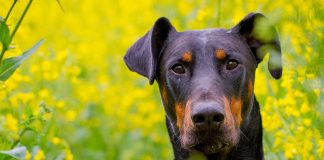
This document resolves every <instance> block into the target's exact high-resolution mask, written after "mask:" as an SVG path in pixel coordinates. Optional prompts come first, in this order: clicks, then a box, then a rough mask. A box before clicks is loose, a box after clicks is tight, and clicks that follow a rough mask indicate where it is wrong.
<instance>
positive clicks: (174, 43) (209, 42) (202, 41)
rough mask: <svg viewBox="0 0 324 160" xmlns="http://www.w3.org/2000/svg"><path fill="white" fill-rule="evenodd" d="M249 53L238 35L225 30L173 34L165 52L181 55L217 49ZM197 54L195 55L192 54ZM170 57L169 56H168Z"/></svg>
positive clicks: (189, 31) (190, 31)
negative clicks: (187, 52) (186, 52)
mask: <svg viewBox="0 0 324 160" xmlns="http://www.w3.org/2000/svg"><path fill="white" fill-rule="evenodd" d="M218 48H222V49H224V50H230V51H235V52H237V53H241V52H245V53H243V54H246V53H248V54H249V53H250V52H249V50H248V46H246V45H245V44H244V43H243V41H242V39H241V37H240V36H239V35H238V34H235V33H232V32H231V31H230V30H225V29H204V30H188V31H184V32H176V33H174V34H173V35H172V36H171V37H170V38H169V40H168V43H167V46H166V49H165V52H166V53H167V54H172V55H174V54H179V56H181V54H182V53H183V52H185V51H194V52H195V51H198V53H201V51H204V50H207V49H218ZM194 54H197V53H194ZM169 56H171V55H169Z"/></svg>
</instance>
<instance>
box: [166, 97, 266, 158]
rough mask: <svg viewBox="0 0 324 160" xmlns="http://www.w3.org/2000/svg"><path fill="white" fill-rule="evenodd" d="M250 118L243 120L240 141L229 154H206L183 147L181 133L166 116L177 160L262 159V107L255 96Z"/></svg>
mask: <svg viewBox="0 0 324 160" xmlns="http://www.w3.org/2000/svg"><path fill="white" fill-rule="evenodd" d="M247 116H249V120H248V121H243V123H242V125H241V131H242V132H241V134H240V137H241V138H240V141H239V143H238V144H237V145H236V146H235V147H233V148H232V149H231V151H230V152H229V153H228V154H227V155H224V154H212V155H205V154H203V153H201V152H198V151H188V150H186V149H183V148H182V147H181V144H180V138H179V134H177V133H176V131H175V128H174V127H173V125H172V124H171V122H170V121H169V120H168V118H166V125H167V129H168V132H169V136H170V140H171V143H172V147H173V152H174V156H175V159H176V160H184V159H210V160H213V159H223V160H231V159H242V158H247V159H249V158H251V159H257V160H262V159H263V147H262V121H261V114H260V107H259V103H258V102H257V100H256V99H255V98H254V103H253V107H252V111H251V113H250V115H247Z"/></svg>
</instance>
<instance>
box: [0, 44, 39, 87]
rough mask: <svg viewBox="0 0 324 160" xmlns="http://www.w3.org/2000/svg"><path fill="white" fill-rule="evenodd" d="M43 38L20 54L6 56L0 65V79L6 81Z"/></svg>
mask: <svg viewBox="0 0 324 160" xmlns="http://www.w3.org/2000/svg"><path fill="white" fill-rule="evenodd" d="M43 42H44V40H43V39H42V40H40V41H38V42H37V43H36V44H35V45H34V46H33V47H32V48H31V49H29V50H28V51H25V52H24V53H23V54H22V55H21V56H18V57H11V58H7V59H5V60H3V61H2V63H1V65H0V81H6V80H7V79H8V78H9V77H10V76H11V75H12V74H13V73H14V72H15V71H16V69H17V68H18V67H19V65H20V64H21V63H22V62H23V61H24V60H26V59H27V58H28V57H29V56H30V55H32V54H33V53H34V52H35V51H36V50H37V49H38V48H39V46H40V45H41V44H42V43H43Z"/></svg>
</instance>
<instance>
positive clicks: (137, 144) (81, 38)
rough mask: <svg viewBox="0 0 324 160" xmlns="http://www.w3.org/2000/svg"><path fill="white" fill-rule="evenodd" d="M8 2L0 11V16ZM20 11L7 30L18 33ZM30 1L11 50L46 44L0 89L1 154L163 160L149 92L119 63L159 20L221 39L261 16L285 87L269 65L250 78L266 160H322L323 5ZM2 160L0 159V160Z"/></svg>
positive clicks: (158, 116) (162, 134) (220, 0)
mask: <svg viewBox="0 0 324 160" xmlns="http://www.w3.org/2000/svg"><path fill="white" fill-rule="evenodd" d="M12 2H13V0H6V1H1V2H0V15H1V16H3V17H4V16H5V15H6V13H7V11H8V10H9V8H10V6H11V4H12ZM27 3H28V1H27V0H19V1H18V3H17V5H16V7H15V8H14V10H13V12H12V15H11V16H10V18H9V19H8V23H9V24H12V25H10V29H11V30H12V28H13V26H14V24H15V23H16V22H17V20H18V18H19V16H20V15H21V13H22V11H23V9H24V8H25V6H26V4H27ZM60 3H61V5H62V7H63V9H61V8H60V5H58V3H57V1H56V0H36V1H34V2H33V4H32V6H31V8H30V10H29V11H28V13H27V15H26V17H25V19H24V21H23V22H22V25H21V27H20V28H19V30H18V32H17V34H16V37H15V38H14V40H13V45H12V49H10V51H9V52H8V53H6V55H5V56H6V57H12V56H17V55H20V54H21V53H22V51H24V50H27V49H28V48H30V47H32V46H33V45H34V44H35V43H36V42H37V41H38V40H40V39H42V38H44V39H45V42H44V43H43V44H42V46H41V48H40V49H39V50H38V51H37V52H36V53H34V55H32V56H31V57H30V58H29V59H28V60H26V61H25V62H24V63H23V65H22V66H21V67H20V68H19V69H18V71H17V72H16V73H15V74H14V75H13V76H12V77H11V78H10V79H9V80H7V81H6V82H0V150H10V149H12V148H15V147H19V146H26V147H27V152H26V153H25V155H24V156H25V158H26V159H44V158H45V157H46V159H67V160H71V159H122V160H124V159H144V160H149V159H172V158H173V153H172V147H171V145H170V141H169V137H168V134H167V130H166V127H165V124H164V121H165V114H164V111H163V106H162V103H161V100H160V95H159V92H158V87H157V84H156V83H154V85H153V86H150V85H149V83H148V80H147V79H146V78H144V77H141V76H139V75H137V74H136V73H133V72H130V71H129V70H128V69H127V67H126V66H125V64H124V62H123V60H122V57H123V55H124V54H125V52H126V50H127V49H128V47H130V46H131V45H132V44H133V43H134V42H135V41H136V40H137V39H139V38H140V37H141V36H142V35H144V34H145V33H146V32H147V31H148V30H149V29H150V28H151V27H152V25H153V23H154V22H155V20H156V19H157V18H158V17H161V16H164V17H167V18H169V19H170V21H171V22H172V24H173V25H174V26H175V27H176V28H177V30H178V31H184V30H188V29H203V28H214V27H215V28H230V27H232V26H234V25H235V24H236V23H238V22H239V21H240V20H241V19H242V18H243V17H244V16H245V15H247V14H248V13H250V12H262V13H263V14H265V15H266V16H267V17H268V18H269V19H270V21H271V23H273V24H274V25H275V26H276V28H277V30H278V32H279V35H280V40H281V47H282V53H283V66H284V71H283V77H282V78H281V79H280V80H278V81H276V80H274V79H272V78H271V76H270V74H269V72H268V70H267V63H266V62H267V58H266V59H265V60H264V62H263V63H261V65H259V67H258V69H257V75H256V84H255V94H256V97H257V99H258V100H259V102H260V104H261V110H262V111H261V112H262V119H263V127H264V138H263V142H264V150H265V157H266V159H297V160H302V159H307V160H313V159H324V118H323V117H324V107H323V106H324V89H323V88H324V87H323V85H324V45H323V44H324V38H323V36H324V35H323V34H324V1H317V0H309V1H304V0H303V1H302V0H293V1H291V0H281V1H273V0H254V1H251V2H246V1H240V0H233V1H224V0H197V1H195V0H178V1H173V0H157V1H147V0H137V1H128V0H118V1H116V0H105V1H90V0H81V1H80V0H60ZM0 158H1V159H3V158H5V156H4V155H0Z"/></svg>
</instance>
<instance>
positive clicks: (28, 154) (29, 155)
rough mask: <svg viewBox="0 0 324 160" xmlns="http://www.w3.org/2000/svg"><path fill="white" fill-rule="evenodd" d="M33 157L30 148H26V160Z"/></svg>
mask: <svg viewBox="0 0 324 160" xmlns="http://www.w3.org/2000/svg"><path fill="white" fill-rule="evenodd" d="M31 158H32V155H31V154H30V153H29V151H28V150H26V156H25V159H26V160H31Z"/></svg>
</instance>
